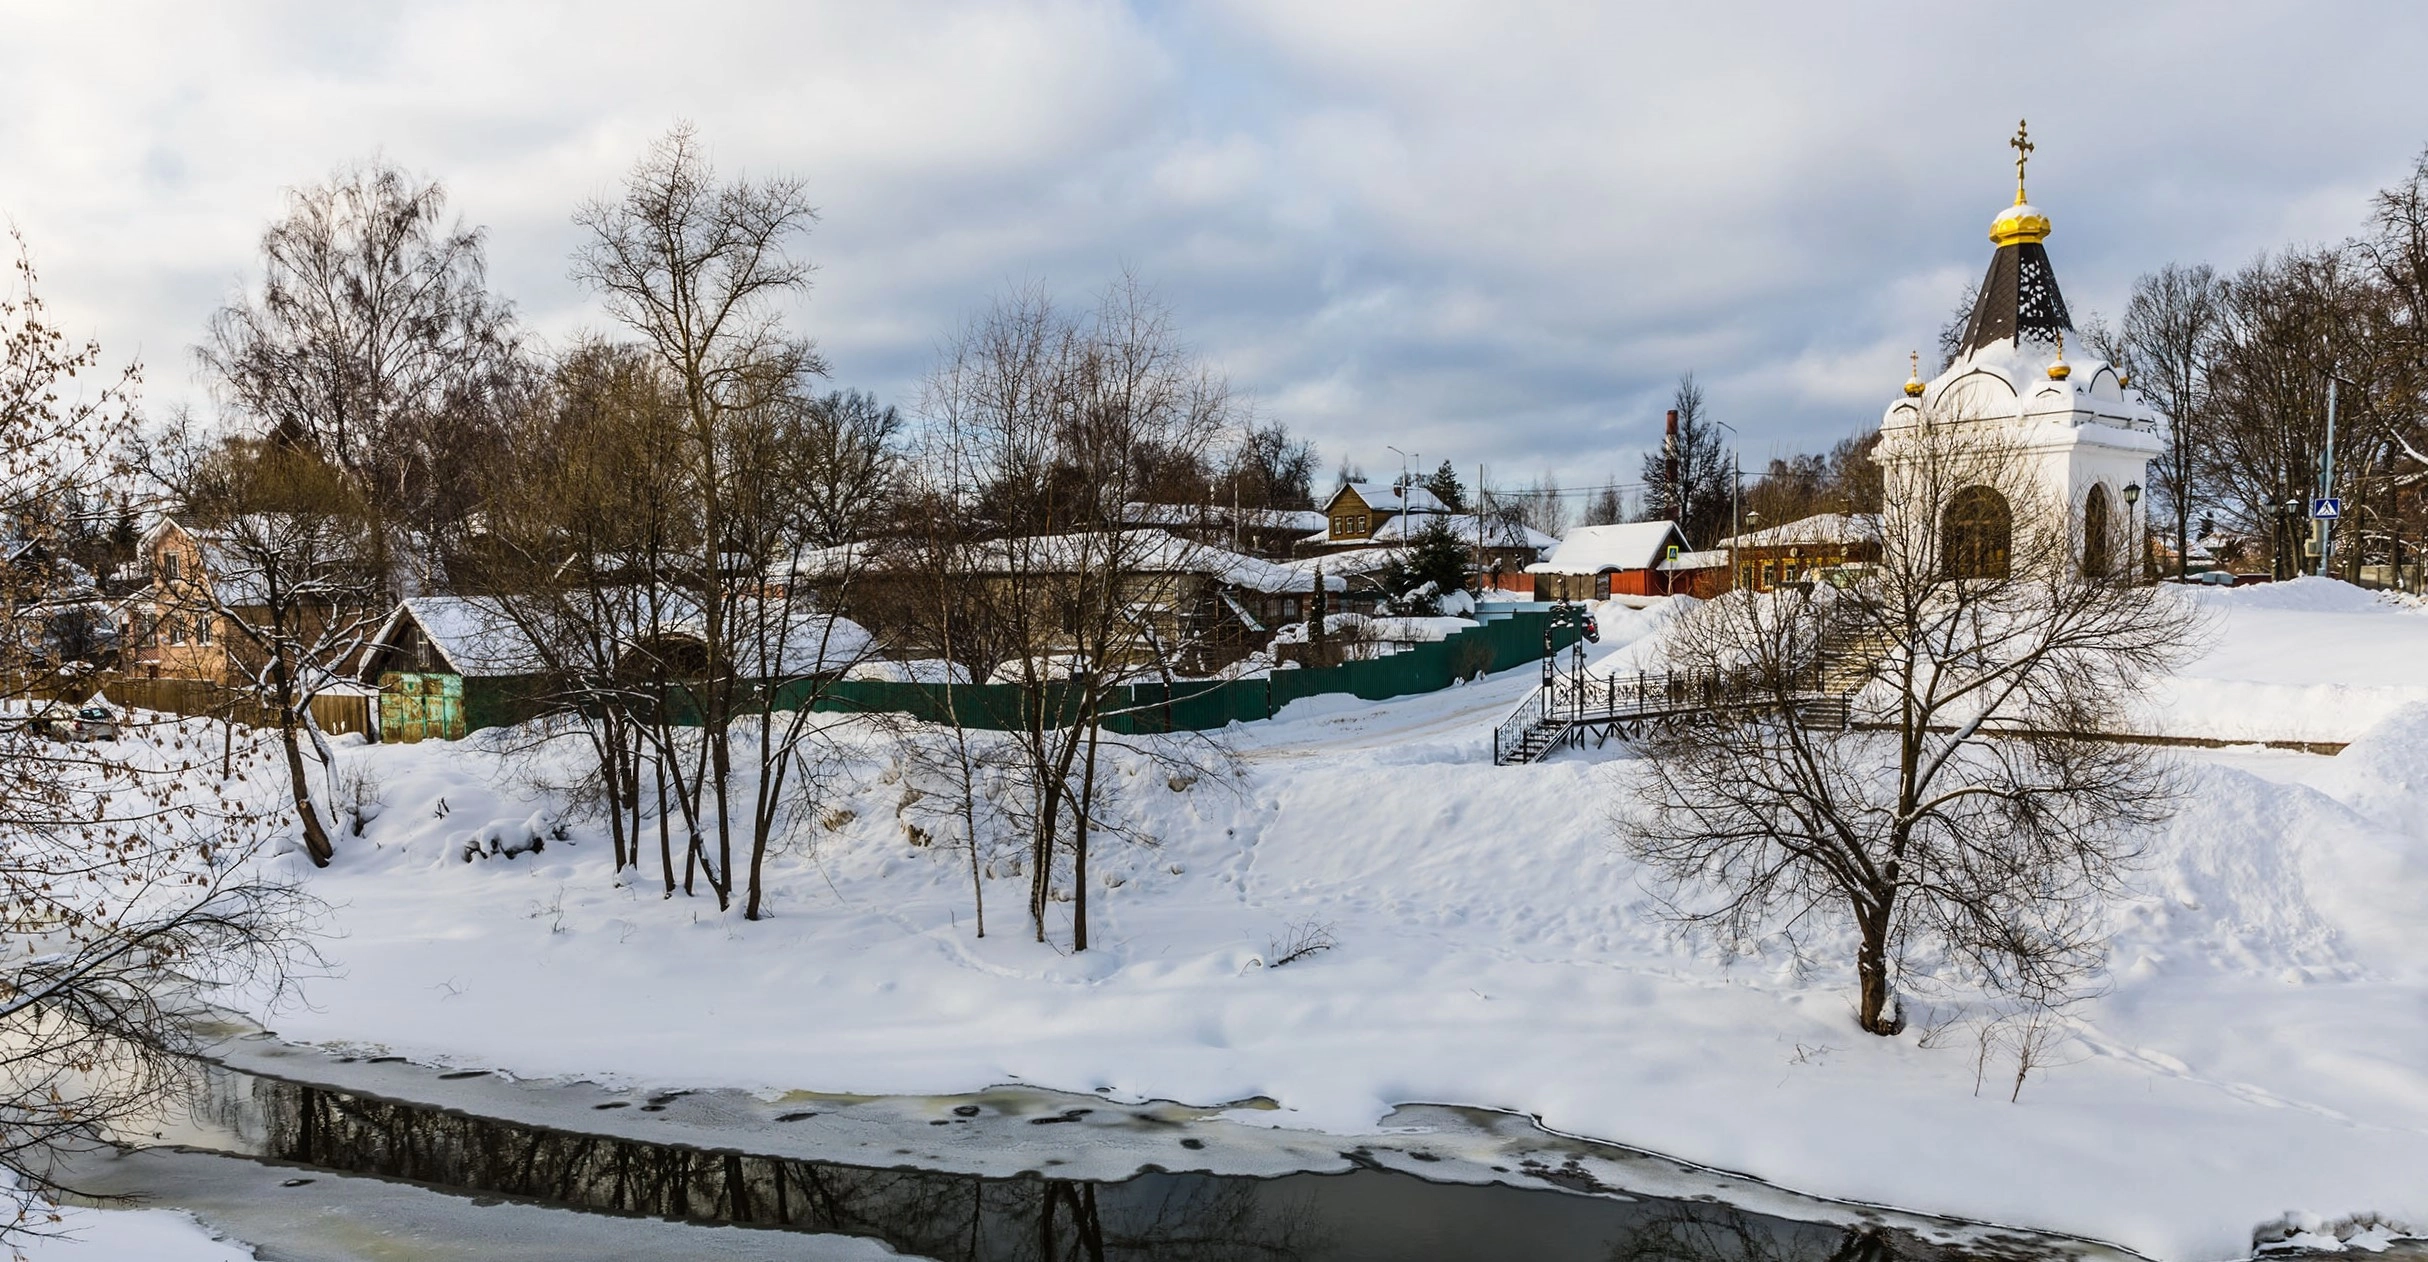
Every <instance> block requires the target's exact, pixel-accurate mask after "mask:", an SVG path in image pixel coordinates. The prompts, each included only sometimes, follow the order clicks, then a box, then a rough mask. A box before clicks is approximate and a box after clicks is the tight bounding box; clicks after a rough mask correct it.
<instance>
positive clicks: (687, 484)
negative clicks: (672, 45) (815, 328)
mask: <svg viewBox="0 0 2428 1262" xmlns="http://www.w3.org/2000/svg"><path fill="white" fill-rule="evenodd" d="M577 218H578V220H579V222H580V224H581V225H582V227H583V228H585V229H586V230H587V232H588V240H587V241H586V243H585V244H584V245H583V247H582V248H581V250H580V251H579V253H578V254H577V255H576V257H575V267H574V272H575V276H576V277H577V278H578V279H580V280H582V281H584V282H585V283H587V284H589V285H590V286H592V287H593V288H594V289H596V290H597V291H598V292H599V293H600V294H601V295H602V296H603V297H604V298H605V300H606V303H607V307H608V310H609V311H610V312H611V313H612V314H613V315H614V316H615V317H616V319H618V320H619V321H621V322H622V323H623V324H624V325H625V326H626V327H628V328H629V329H631V330H632V331H633V332H634V333H635V334H638V335H639V337H640V338H641V341H642V345H643V346H644V347H646V349H647V351H648V352H649V353H650V354H651V355H652V356H653V357H654V358H655V360H656V361H657V365H658V368H659V370H660V371H661V372H662V373H663V374H664V377H665V381H666V383H667V384H668V386H669V387H670V388H671V390H672V393H673V396H674V398H675V400H676V401H677V403H678V406H676V407H674V408H673V409H670V410H669V411H668V413H667V417H668V419H670V420H671V421H672V422H673V424H674V430H673V434H672V436H671V441H670V442H669V443H667V444H666V446H665V450H666V451H667V452H668V454H669V456H670V463H669V467H668V472H669V473H670V474H671V475H672V476H673V482H674V485H676V486H677V487H678V488H679V489H680V493H681V495H682V500H683V504H684V505H685V506H686V511H687V512H688V514H689V515H690V521H689V522H688V523H687V524H686V525H685V526H684V528H683V531H682V535H681V539H682V542H684V543H686V544H688V547H689V552H688V554H687V555H677V554H676V553H674V552H673V551H671V550H670V551H669V552H668V553H666V554H665V555H664V556H662V557H660V558H657V559H658V560H661V561H664V562H666V563H667V565H665V566H653V567H652V570H651V571H650V572H649V573H647V574H646V575H644V576H643V578H644V581H645V582H646V585H647V587H648V589H649V590H650V592H651V593H653V594H652V596H651V597H650V600H651V601H652V602H655V604H654V605H653V607H655V605H665V606H668V607H671V608H672V609H673V610H674V613H675V617H676V619H677V621H678V622H680V623H681V624H683V626H682V634H681V635H680V637H679V640H680V642H681V643H683V644H686V645H689V646H691V651H693V652H696V654H697V660H696V661H687V662H668V663H666V664H665V667H664V670H663V672H662V673H665V674H668V675H672V676H679V677H680V678H681V679H682V680H683V681H684V684H685V691H686V693H687V696H686V701H687V704H688V707H689V708H690V709H692V710H693V711H695V712H696V714H697V716H698V733H699V735H698V739H699V742H700V744H701V746H702V747H703V751H702V752H704V754H705V760H706V765H705V772H704V774H705V777H706V779H705V785H706V798H707V801H705V802H704V803H702V806H701V813H702V814H705V815H706V816H708V817H710V818H711V819H712V820H713V823H714V828H715V838H716V846H715V853H714V854H713V855H711V854H709V853H707V852H706V851H705V850H701V849H695V851H694V855H693V857H694V858H696V859H698V861H699V862H701V863H702V864H703V865H704V866H705V867H706V868H707V874H708V877H709V884H710V887H711V888H712V889H713V890H714V891H715V893H716V895H717V899H718V905H719V906H720V907H723V906H725V905H727V904H728V903H729V901H730V900H731V899H732V897H733V895H734V891H735V889H736V883H737V872H736V861H735V858H734V849H733V834H734V831H735V822H736V821H737V820H742V821H746V826H747V830H748V831H747V838H748V843H749V854H748V857H747V863H748V878H747V881H746V883H745V886H744V892H743V904H744V906H743V910H744V915H745V916H747V917H748V918H750V919H754V920H755V919H757V918H759V916H760V915H761V914H762V911H763V885H762V870H763V867H764V862H765V858H766V855H767V852H768V850H769V848H770V846H771V845H772V844H773V843H774V842H775V841H776V839H777V838H778V836H779V835H780V834H781V833H782V832H783V831H784V829H785V827H786V825H787V823H788V821H789V820H790V819H791V818H792V814H791V811H790V808H789V806H788V803H790V802H791V801H792V798H791V788H792V787H793V783H794V782H793V777H794V776H795V774H796V773H800V772H803V771H805V770H806V769H807V768H808V767H810V766H811V764H812V763H813V762H814V759H811V758H810V754H811V743H812V742H814V741H815V740H817V739H818V738H819V733H820V728H819V727H818V726H817V725H816V724H815V723H814V722H813V721H812V719H811V717H810V716H811V714H812V712H813V710H814V709H815V706H816V702H817V700H818V696H819V690H820V689H821V688H822V687H823V684H824V681H826V680H830V679H832V678H834V677H835V676H837V675H839V674H840V673H841V672H842V671H843V670H844V669H845V668H846V667H848V666H850V665H851V664H852V663H853V662H854V661H856V660H858V659H859V658H861V657H863V656H866V655H867V654H869V653H870V652H871V651H872V649H873V647H874V646H873V644H872V643H871V642H870V641H869V639H868V637H866V636H865V635H863V634H861V633H860V631H859V629H858V628H857V627H856V626H854V625H853V624H851V623H849V622H847V621H845V620H844V619H842V618H841V617H840V616H839V614H838V613H837V610H839V609H840V608H841V606H842V605H843V604H844V603H845V602H846V601H847V600H848V598H849V591H848V589H849V587H850V585H851V582H852V580H853V578H854V577H855V576H856V574H857V572H858V563H859V558H860V555H861V554H860V553H859V552H858V551H856V550H853V549H849V548H838V547H833V546H824V547H823V548H822V545H831V544H834V543H835V542H836V541H838V540H840V539H844V538H847V537H849V536H852V535H856V534H858V533H860V532H861V531H863V530H865V529H867V528H868V527H869V526H870V525H871V524H873V523H874V522H876V521H879V520H882V519H883V517H884V516H885V505H884V504H883V502H882V500H883V497H884V495H885V494H886V493H887V491H888V486H887V483H888V481H889V479H890V478H891V476H892V468H893V466H892V449H891V438H892V432H893V430H894V428H895V426H896V425H897V422H896V420H895V418H894V416H893V414H892V413H891V412H890V411H889V410H887V409H882V408H878V407H877V406H876V405H875V403H874V401H873V400H869V399H867V398H865V397H863V396H850V395H845V396H834V395H829V396H826V397H825V398H822V399H821V398H816V397H813V396H811V395H810V394H809V393H808V389H807V383H808V381H809V380H810V379H812V378H814V377H817V376H820V375H822V374H823V373H824V371H825V365H824V362H823V361H822V360H821V359H820V358H819V357H818V354H817V351H816V348H815V347H814V346H813V345H812V344H811V343H810V342H809V341H808V340H807V339H805V338H802V337H799V336H796V335H794V334H793V333H791V332H790V331H789V329H788V327H787V324H786V320H785V312H784V310H783V306H784V304H785V303H787V302H788V301H791V300H793V299H796V298H798V297H799V295H800V294H801V293H802V292H804V291H805V290H806V289H807V287H808V284H809V274H810V266H809V264H808V263H807V262H806V261H804V260H802V259H799V258H797V257H795V256H794V255H793V254H792V253H791V250H792V245H793V242H794V240H795V238H797V237H798V236H799V235H800V234H801V233H803V232H805V231H806V230H807V229H808V228H809V226H810V224H811V223H812V222H814V221H815V219H816V212H815V211H814V210H813V209H811V207H810V205H809V203H808V200H807V197H806V195H805V193H804V190H803V188H802V185H801V183H800V182H799V181H798V180H795V179H791V178H785V177H778V178H772V179H767V180H757V181H754V180H748V179H737V180H731V181H724V180H721V179H720V178H719V177H718V175H717V173H716V172H715V170H714V168H713V167H712V166H711V165H710V163H709V161H708V158H707V155H706V154H705V152H704V150H703V146H702V144H701V142H700V140H699V137H698V135H697V134H696V133H695V132H693V131H692V130H691V128H689V127H688V126H682V127H677V128H676V129H675V130H673V131H671V132H669V133H668V134H667V135H666V136H665V137H664V138H662V139H660V140H659V141H658V142H657V143H656V144H655V145H653V146H652V147H651V148H650V150H649V152H648V153H647V154H646V155H644V156H643V158H642V159H641V161H640V162H639V163H638V164H637V165H635V166H634V168H633V170H632V173H631V174H630V176H628V177H627V178H626V180H625V184H624V189H623V192H622V194H621V195H620V196H618V197H616V198H613V199H610V200H603V201H596V202H592V203H589V204H588V205H586V206H584V207H583V208H582V210H581V212H580V213H579V215H578V216H577ZM821 548H822V550H821ZM813 552H815V553H816V555H814V556H813V555H812V553H813ZM660 643H666V641H663V640H661V641H660ZM745 721H746V722H747V723H748V725H749V730H748V732H747V735H748V736H749V737H750V738H751V739H749V740H748V741H747V742H746V747H747V750H748V752H749V756H750V757H751V759H752V760H753V766H752V767H751V770H752V771H754V772H755V775H754V776H753V777H752V778H751V781H750V792H751V794H752V797H751V800H750V801H749V802H748V803H747V805H746V806H745V804H744V803H742V802H740V801H737V800H736V794H737V789H738V786H737V783H736V777H735V767H734V761H733V760H734V736H735V734H736V727H737V723H742V722H745ZM649 730H653V731H658V732H662V733H667V734H669V735H671V727H669V726H667V725H663V724H661V725H657V726H655V727H653V728H651V729H649ZM809 787H811V788H813V789H814V787H815V786H814V784H812V785H811V786H809ZM694 818H697V816H695V817H694ZM688 863H689V860H687V866H688Z"/></svg>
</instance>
